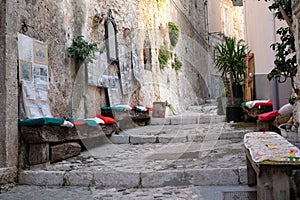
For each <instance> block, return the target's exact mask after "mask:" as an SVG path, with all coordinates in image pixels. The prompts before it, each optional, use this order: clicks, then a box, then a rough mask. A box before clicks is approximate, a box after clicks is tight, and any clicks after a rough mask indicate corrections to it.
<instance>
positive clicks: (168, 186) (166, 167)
mask: <svg viewBox="0 0 300 200" xmlns="http://www.w3.org/2000/svg"><path fill="white" fill-rule="evenodd" d="M214 108H215V107H209V106H208V108H207V107H206V110H205V107H204V108H202V109H200V110H201V113H196V112H191V111H190V112H187V113H184V114H182V115H181V116H174V117H170V118H166V119H154V120H152V125H150V126H145V127H138V128H135V129H130V130H124V131H123V132H121V133H120V134H119V135H114V136H113V137H111V138H107V139H106V140H105V141H92V142H91V141H85V142H83V144H84V145H85V146H86V148H87V151H85V152H83V153H81V154H80V155H79V156H77V157H74V158H70V159H68V160H65V161H62V162H58V163H55V164H51V166H49V167H47V168H46V169H44V170H33V169H31V170H23V171H22V172H21V173H20V175H19V182H20V183H21V184H24V185H31V186H32V189H33V190H34V191H36V192H37V193H38V192H39V191H42V190H45V192H50V193H51V192H52V193H54V192H53V191H56V190H57V192H58V193H59V192H60V193H61V195H71V194H69V193H72V192H70V191H77V192H80V191H81V192H82V194H83V195H86V197H91V198H92V199H208V198H206V197H204V196H203V198H202V196H201V195H202V194H200V193H201V192H202V193H203V194H204V193H205V191H206V193H205V194H212V193H213V191H214V190H215V192H217V193H218V195H215V196H214V195H212V196H213V197H212V198H209V199H222V197H221V196H220V195H222V191H224V190H223V189H224V188H225V187H228V186H232V188H231V190H234V188H236V189H237V188H241V187H245V188H246V189H245V190H249V188H248V187H246V186H245V185H246V183H247V178H246V163H245V155H244V152H243V148H242V139H243V135H244V134H245V133H246V132H250V131H253V130H255V124H253V123H252V124H251V123H238V124H235V123H224V122H222V121H223V120H224V118H223V120H222V117H220V116H216V115H215V113H214V112H215V109H214ZM194 109H195V108H194ZM204 111H206V113H205V112H204ZM188 113H190V114H188ZM153 124H154V125H153ZM94 146H96V147H94ZM77 187H79V188H80V190H77V189H74V188H77ZM206 187H207V188H206ZM20 188H21V189H20ZM30 188H31V187H30V186H18V187H17V188H14V189H12V190H10V191H9V192H7V193H4V194H2V196H1V195H0V199H2V197H3V198H4V199H5V198H7V199H9V196H10V195H15V197H16V199H17V195H18V194H19V192H20V191H22V190H30ZM64 188H65V192H64ZM213 188H215V189H213ZM217 188H219V189H217ZM228 189H229V188H228ZM250 190H253V188H250ZM208 191H210V192H208ZM30 195H31V194H30ZM71 196H72V195H71ZM75 196H76V195H75ZM75 196H74V197H75ZM79 196H80V195H79ZM36 197H37V196H36ZM37 199H43V198H37ZM64 199H69V197H66V198H64ZM75 199H76V198H75ZM78 199H80V198H78Z"/></svg>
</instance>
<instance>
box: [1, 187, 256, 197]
mask: <svg viewBox="0 0 300 200" xmlns="http://www.w3.org/2000/svg"><path fill="white" fill-rule="evenodd" d="M62 197H63V199H64V200H74V199H113V200H124V199H130V200H131V199H138V200H149V199H197V200H199V199H203V200H221V199H223V200H232V199H236V200H237V199H243V200H245V199H248V200H255V199H257V197H256V188H255V187H248V186H180V187H176V186H173V187H170V186H167V187H159V188H129V189H127V188H122V187H116V188H103V187H93V186H91V187H82V186H73V187H71V186H70V187H59V186H49V187H44V186H28V185H19V186H16V187H14V188H12V189H10V190H9V191H8V192H5V193H0V199H1V200H12V199H14V200H15V199H45V200H46V199H49V200H50V199H62Z"/></svg>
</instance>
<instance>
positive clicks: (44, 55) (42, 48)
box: [33, 40, 48, 65]
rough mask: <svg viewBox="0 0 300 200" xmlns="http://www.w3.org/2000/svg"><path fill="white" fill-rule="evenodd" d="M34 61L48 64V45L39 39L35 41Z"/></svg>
mask: <svg viewBox="0 0 300 200" xmlns="http://www.w3.org/2000/svg"><path fill="white" fill-rule="evenodd" d="M33 61H34V63H37V64H41V65H48V46H47V45H46V44H44V43H43V42H40V41H38V40H34V41H33Z"/></svg>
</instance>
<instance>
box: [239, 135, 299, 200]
mask: <svg viewBox="0 0 300 200" xmlns="http://www.w3.org/2000/svg"><path fill="white" fill-rule="evenodd" d="M244 145H245V153H246V160H247V177H248V185H249V186H254V185H257V199H259V200H267V199H272V200H283V199H288V200H289V199H291V190H292V186H293V183H292V180H291V176H292V173H293V170H295V169H299V168H300V150H299V149H298V148H297V147H295V146H294V145H292V144H291V143H289V142H288V141H287V140H286V139H285V138H283V137H282V136H280V135H279V134H277V133H275V132H251V133H247V134H246V135H245V136H244ZM296 190H297V189H296ZM294 191H295V190H294Z"/></svg>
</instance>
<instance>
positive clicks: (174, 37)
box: [168, 22, 180, 48]
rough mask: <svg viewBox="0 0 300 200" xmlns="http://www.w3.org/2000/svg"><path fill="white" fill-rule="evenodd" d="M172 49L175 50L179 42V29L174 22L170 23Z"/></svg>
mask: <svg viewBox="0 0 300 200" xmlns="http://www.w3.org/2000/svg"><path fill="white" fill-rule="evenodd" d="M168 27H169V38H170V43H171V48H175V46H176V45H177V43H178V40H179V32H180V31H179V27H178V26H177V25H176V24H175V23H174V22H168Z"/></svg>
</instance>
